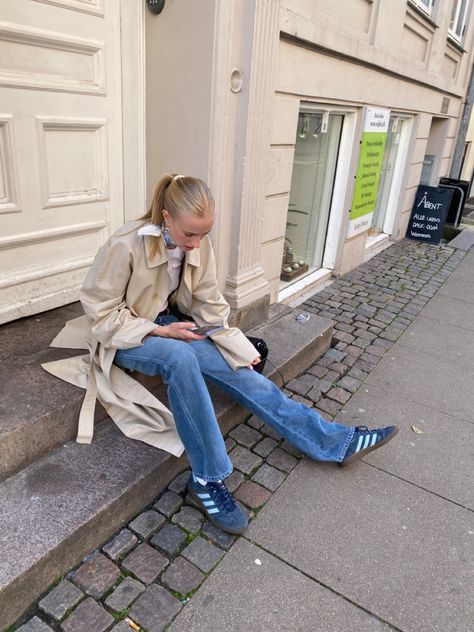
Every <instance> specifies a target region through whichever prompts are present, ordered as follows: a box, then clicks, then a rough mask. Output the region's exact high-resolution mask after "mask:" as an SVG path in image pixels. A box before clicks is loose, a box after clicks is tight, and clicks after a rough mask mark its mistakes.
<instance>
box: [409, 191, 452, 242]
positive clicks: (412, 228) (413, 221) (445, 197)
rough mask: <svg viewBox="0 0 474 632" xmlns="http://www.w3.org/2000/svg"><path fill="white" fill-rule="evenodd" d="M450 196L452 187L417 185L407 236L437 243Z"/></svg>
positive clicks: (441, 234)
mask: <svg viewBox="0 0 474 632" xmlns="http://www.w3.org/2000/svg"><path fill="white" fill-rule="evenodd" d="M452 196H453V191H452V189H442V188H439V187H425V186H419V187H418V191H417V192H416V197H415V204H414V205H413V210H412V212H411V217H410V221H409V223H408V228H407V237H409V238H410V239H416V240H417V241H426V242H428V243H430V244H439V242H440V241H441V237H442V236H443V227H444V223H445V221H446V215H447V212H448V209H449V205H450V204H451V198H452Z"/></svg>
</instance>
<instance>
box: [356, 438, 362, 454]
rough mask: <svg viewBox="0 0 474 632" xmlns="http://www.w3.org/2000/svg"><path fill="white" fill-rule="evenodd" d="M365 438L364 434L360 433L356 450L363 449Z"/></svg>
mask: <svg viewBox="0 0 474 632" xmlns="http://www.w3.org/2000/svg"><path fill="white" fill-rule="evenodd" d="M363 440H364V435H360V436H359V441H358V442H357V447H356V449H355V451H356V452H359V450H360V449H361V447H362V441H363Z"/></svg>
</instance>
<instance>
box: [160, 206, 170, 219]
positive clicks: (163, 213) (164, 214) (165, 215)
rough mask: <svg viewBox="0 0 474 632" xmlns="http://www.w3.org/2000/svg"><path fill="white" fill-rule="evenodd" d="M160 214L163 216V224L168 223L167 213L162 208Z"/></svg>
mask: <svg viewBox="0 0 474 632" xmlns="http://www.w3.org/2000/svg"><path fill="white" fill-rule="evenodd" d="M161 214H162V215H163V219H164V220H165V222H168V221H169V219H170V214H169V213H168V211H167V210H166V209H165V208H164V209H163V210H162V211H161Z"/></svg>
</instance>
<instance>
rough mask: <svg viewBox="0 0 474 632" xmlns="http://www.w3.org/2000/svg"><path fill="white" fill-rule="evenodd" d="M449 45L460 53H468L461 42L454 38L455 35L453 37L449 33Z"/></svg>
mask: <svg viewBox="0 0 474 632" xmlns="http://www.w3.org/2000/svg"><path fill="white" fill-rule="evenodd" d="M448 44H450V45H451V46H452V47H453V48H455V49H456V50H457V51H458V52H459V53H462V54H464V53H467V50H466V49H465V48H464V46H463V45H462V44H461V42H460V41H459V40H458V39H457V38H456V37H454V35H451V33H448Z"/></svg>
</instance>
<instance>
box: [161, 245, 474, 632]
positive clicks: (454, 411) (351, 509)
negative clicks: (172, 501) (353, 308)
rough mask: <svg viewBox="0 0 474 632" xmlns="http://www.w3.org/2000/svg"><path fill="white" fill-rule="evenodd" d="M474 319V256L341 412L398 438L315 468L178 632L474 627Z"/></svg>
mask: <svg viewBox="0 0 474 632" xmlns="http://www.w3.org/2000/svg"><path fill="white" fill-rule="evenodd" d="M395 249H397V247H395ZM402 249H403V248H400V247H398V250H399V251H400V250H402ZM352 287H353V286H352ZM473 316H474V252H470V253H468V254H467V256H466V257H465V259H464V260H463V261H462V263H461V264H460V265H459V267H458V268H457V269H456V270H455V272H454V273H453V274H452V275H451V276H450V277H449V279H448V280H447V281H446V282H445V283H444V285H443V286H442V287H441V288H440V290H439V291H438V292H437V294H436V296H435V297H434V298H433V299H432V300H431V301H430V302H429V303H428V304H427V305H426V307H425V308H424V309H423V310H422V311H421V313H420V314H419V316H418V317H417V318H416V319H415V320H414V322H413V323H412V324H411V326H410V327H409V328H408V329H407V330H406V331H405V333H404V334H403V335H402V336H401V338H400V339H399V340H398V341H397V343H396V344H395V345H394V346H393V347H392V348H391V349H390V350H389V351H388V353H387V354H386V355H385V356H384V358H383V359H382V361H381V362H380V363H379V364H378V366H377V367H376V368H375V369H374V370H373V371H372V372H371V373H370V375H369V376H368V377H367V379H366V381H365V382H364V384H363V386H362V388H360V389H359V390H358V392H357V393H356V395H354V396H353V397H352V398H351V400H350V401H349V402H348V403H347V404H346V405H345V406H344V409H343V410H341V412H340V413H339V415H338V416H337V417H336V419H337V420H340V421H343V422H344V423H354V424H361V425H362V424H369V425H371V424H373V423H374V422H375V423H376V424H378V423H383V424H387V423H397V424H398V425H399V426H400V429H401V432H400V434H399V435H398V437H397V439H395V440H394V441H393V442H392V443H390V444H389V445H388V446H386V447H385V448H381V449H380V451H377V452H374V453H373V454H372V455H369V457H367V458H366V459H364V462H360V463H359V464H357V465H355V466H353V467H351V468H350V469H349V468H347V469H339V468H337V467H332V466H329V465H323V464H318V463H314V462H311V461H310V460H309V459H306V458H305V459H303V460H302V461H301V462H300V463H299V464H298V465H297V467H296V468H295V469H294V470H293V471H292V472H291V474H290V475H289V477H288V478H287V480H286V482H285V483H284V484H283V485H282V486H281V487H280V488H279V489H278V491H277V492H276V493H275V494H274V495H273V497H272V498H271V500H270V501H269V502H268V503H267V504H266V506H265V507H264V509H262V511H261V512H260V513H259V515H258V517H257V518H256V519H255V520H254V521H253V523H252V525H251V527H250V530H249V532H248V533H247V534H246V536H245V537H243V538H241V539H240V540H239V542H237V544H236V545H235V546H234V547H233V548H232V550H231V552H230V553H229V554H228V555H227V556H226V557H225V558H224V560H223V561H222V562H221V564H220V565H219V567H218V569H217V570H216V571H215V572H214V573H213V575H212V577H211V578H210V580H208V581H207V582H206V583H205V584H204V585H203V587H202V588H201V589H200V591H199V592H198V594H197V595H196V596H195V597H194V598H193V600H192V602H191V603H190V604H189V605H188V606H187V607H186V608H184V610H183V611H182V612H181V614H180V615H179V617H177V619H176V620H175V621H174V623H173V625H172V626H171V627H170V631H172V632H178V631H179V632H191V631H192V632H198V631H201V630H202V631H208V630H211V629H213V630H226V631H227V632H230V631H234V630H235V631H236V632H237V631H238V632H243V631H246V630H249V631H250V630H252V631H253V632H257V631H262V632H263V631H265V632H267V631H269V630H272V631H274V630H294V631H298V632H300V631H303V630H305V631H306V630H307V631H308V632H310V631H311V632H313V631H316V630H318V631H320V630H328V631H330V632H342V631H344V632H349V631H354V632H369V631H372V630H373V631H375V630H377V631H379V630H380V631H382V630H393V629H395V630H403V631H404V632H408V631H413V632H414V631H416V632H422V631H423V632H424V631H426V632H432V631H435V630H436V631H438V630H439V631H440V632H451V631H452V632H468V631H471V632H472V630H474V599H473V594H474V516H473V513H472V511H473V509H474V485H473V480H472V475H473V463H474V425H473V424H474V419H473V415H472V410H473V408H474V391H473V388H472V385H473V378H474V361H473V357H474V355H473V352H474V318H473ZM256 560H260V562H261V564H260V565H259V564H258V562H257V561H256Z"/></svg>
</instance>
